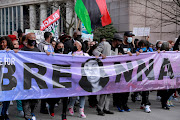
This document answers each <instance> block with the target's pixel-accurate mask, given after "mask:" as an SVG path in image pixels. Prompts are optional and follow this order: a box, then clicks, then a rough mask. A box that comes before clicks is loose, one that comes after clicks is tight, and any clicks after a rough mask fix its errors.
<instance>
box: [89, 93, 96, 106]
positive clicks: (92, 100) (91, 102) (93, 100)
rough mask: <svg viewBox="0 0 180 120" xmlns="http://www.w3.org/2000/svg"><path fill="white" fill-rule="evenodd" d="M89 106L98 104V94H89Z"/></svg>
mask: <svg viewBox="0 0 180 120" xmlns="http://www.w3.org/2000/svg"><path fill="white" fill-rule="evenodd" d="M88 101H89V106H92V107H95V106H96V105H97V104H98V101H97V95H90V96H88Z"/></svg>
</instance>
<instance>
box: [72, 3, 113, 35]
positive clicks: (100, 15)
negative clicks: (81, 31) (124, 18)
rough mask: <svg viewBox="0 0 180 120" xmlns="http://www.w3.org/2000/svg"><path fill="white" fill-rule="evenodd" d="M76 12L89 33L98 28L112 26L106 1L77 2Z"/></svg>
mask: <svg viewBox="0 0 180 120" xmlns="http://www.w3.org/2000/svg"><path fill="white" fill-rule="evenodd" d="M75 11H76V14H77V16H78V17H79V19H80V20H81V22H82V23H83V24H84V26H85V27H86V29H87V31H88V32H89V33H91V32H92V30H93V29H95V28H97V27H102V26H106V25H109V24H111V17H110V15H109V12H108V10H107V5H106V0H77V1H76V5H75Z"/></svg>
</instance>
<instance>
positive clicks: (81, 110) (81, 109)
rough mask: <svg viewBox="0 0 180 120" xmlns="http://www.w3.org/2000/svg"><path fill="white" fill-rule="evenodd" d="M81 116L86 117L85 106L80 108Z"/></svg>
mask: <svg viewBox="0 0 180 120" xmlns="http://www.w3.org/2000/svg"><path fill="white" fill-rule="evenodd" d="M79 114H80V118H86V115H85V114H84V108H80V109H79Z"/></svg>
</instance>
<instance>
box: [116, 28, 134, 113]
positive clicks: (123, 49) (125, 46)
mask: <svg viewBox="0 0 180 120" xmlns="http://www.w3.org/2000/svg"><path fill="white" fill-rule="evenodd" d="M133 36H135V35H134V34H133V33H132V32H130V31H127V32H125V33H124V40H123V43H122V44H121V45H120V46H119V47H118V48H119V52H120V53H121V54H129V55H130V56H132V53H135V49H134V45H133V44H134V43H133ZM128 97H129V93H115V94H114V96H113V98H114V100H115V101H114V102H115V105H116V106H117V109H118V111H119V112H124V111H127V112H130V111H131V109H130V108H129V107H128V105H127V102H128Z"/></svg>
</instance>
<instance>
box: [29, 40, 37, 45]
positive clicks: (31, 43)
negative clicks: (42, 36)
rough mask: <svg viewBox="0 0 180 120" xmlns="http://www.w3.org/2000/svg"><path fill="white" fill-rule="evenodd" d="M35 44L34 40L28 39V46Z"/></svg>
mask: <svg viewBox="0 0 180 120" xmlns="http://www.w3.org/2000/svg"><path fill="white" fill-rule="evenodd" d="M35 44H36V40H30V39H28V45H30V46H34V45H35Z"/></svg>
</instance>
